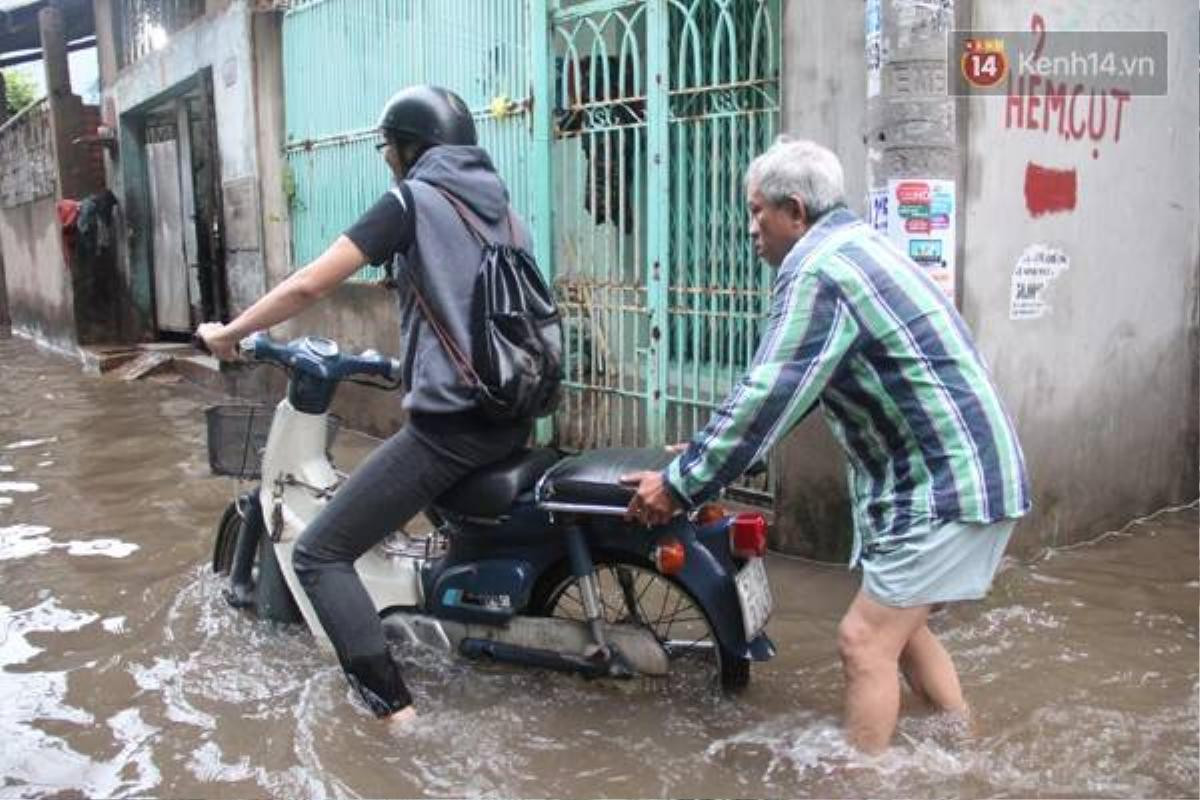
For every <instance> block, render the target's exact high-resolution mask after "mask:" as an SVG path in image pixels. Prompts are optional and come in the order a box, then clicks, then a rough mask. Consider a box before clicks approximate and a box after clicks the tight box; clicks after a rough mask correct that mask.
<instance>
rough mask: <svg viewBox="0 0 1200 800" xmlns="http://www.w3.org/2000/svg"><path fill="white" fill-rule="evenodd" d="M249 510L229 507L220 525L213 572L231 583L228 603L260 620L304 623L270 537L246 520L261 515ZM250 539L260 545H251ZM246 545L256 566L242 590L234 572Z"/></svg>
mask: <svg viewBox="0 0 1200 800" xmlns="http://www.w3.org/2000/svg"><path fill="white" fill-rule="evenodd" d="M248 506H249V507H248V508H246V509H245V510H244V511H243V510H242V509H241V508H239V505H238V503H236V502H234V503H230V504H229V506H228V507H226V509H225V513H224V514H223V515H222V516H221V522H220V523H219V524H218V525H217V538H216V541H215V542H214V543H213V561H212V569H213V572H215V573H217V574H218V575H220V576H222V577H223V578H229V579H230V586H229V587H228V588H227V590H226V592H225V599H226V601H228V603H229V604H230V605H231V606H233V607H235V608H248V609H249V610H251V611H252V612H253V613H254V615H255V616H256V617H258V618H259V619H266V620H271V621H273V622H284V623H295V622H302V621H303V618H302V617H301V615H300V609H299V608H298V607H297V606H296V601H295V600H294V599H293V598H292V592H291V590H290V589H289V588H288V585H287V581H286V579H285V578H284V577H283V571H282V570H281V569H280V567H279V560H278V559H277V558H276V557H275V548H274V546H273V545H272V544H271V539H270V537H269V536H266V535H265V533H263V532H262V529H261V526H258V527H255V526H253V525H251V524H250V520H249V519H247V518H246V516H245V514H247V513H259V512H258V506H257V504H253V505H250V504H248ZM251 537H254V538H256V539H257V541H254V542H250V541H248V539H249V538H251ZM243 543H244V544H245V545H246V546H247V547H252V548H253V562H252V564H251V567H250V574H249V581H248V584H247V585H246V586H245V587H244V588H243V589H241V590H239V588H238V586H236V585H235V584H234V582H233V579H234V577H235V576H233V574H232V572H233V568H234V561H235V559H236V554H237V550H238V548H239V545H240V544H243Z"/></svg>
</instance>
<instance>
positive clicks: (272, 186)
mask: <svg viewBox="0 0 1200 800" xmlns="http://www.w3.org/2000/svg"><path fill="white" fill-rule="evenodd" d="M281 19H282V15H280V14H278V13H259V14H255V15H254V16H253V23H252V36H253V56H254V59H253V60H254V98H255V99H254V108H255V114H256V119H257V130H256V139H255V146H256V148H257V153H258V167H259V180H258V191H259V196H260V197H261V198H262V200H261V205H262V234H263V237H262V243H263V253H262V256H263V265H264V271H263V276H264V278H265V286H264V287H263V290H265V289H268V288H270V287H273V286H275V285H276V284H278V283H279V282H280V281H282V280H283V279H284V278H286V277H287V276H288V275H290V274H291V273H292V272H293V271H294V270H295V269H298V268H300V267H303V266H304V265H303V264H294V263H293V262H292V249H291V223H290V218H289V216H288V205H287V194H286V191H285V188H284V182H285V174H286V160H285V159H284V143H285V140H286V131H285V127H284V107H283V80H284V76H283V61H282V52H283V51H282V44H283V38H282V25H281ZM379 169H380V185H381V186H384V185H385V184H386V182H387V174H386V167H385V166H384V164H383V161H382V159H381V160H380V162H379ZM362 210H363V211H366V209H365V208H364V209H362ZM330 243H331V244H332V241H331V242H330ZM256 296H257V295H255V297H256ZM249 299H251V300H253V299H254V297H251V298H249ZM398 317H399V315H398V312H397V310H396V298H395V295H394V294H393V293H392V292H390V291H388V290H386V289H383V288H381V287H378V286H370V285H362V284H343V285H342V286H341V287H339V288H338V289H337V290H336V291H335V292H334V293H333V294H332V295H330V296H329V297H327V298H325V299H324V300H322V301H321V302H320V303H318V304H317V305H316V306H314V307H313V308H311V309H309V310H308V311H307V312H306V313H304V314H301V315H300V316H298V317H296V318H295V319H293V320H291V321H289V322H287V323H285V324H283V325H280V326H277V327H276V328H274V329H273V330H272V334H273V335H275V336H278V337H282V338H291V337H295V336H309V335H311V336H328V337H330V338H332V339H335V340H336V341H338V342H339V343H340V344H341V345H342V346H343V347H344V348H347V349H356V350H362V349H366V348H369V347H370V348H374V349H376V350H378V351H380V352H383V353H391V354H399V353H400V324H399V318H398ZM234 388H235V389H236V391H238V392H239V393H243V392H244V393H246V394H250V395H252V394H255V393H257V392H259V391H261V389H262V385H261V384H260V383H259V382H257V381H256V380H254V379H248V378H247V379H244V380H237V381H235V383H234ZM276 388H277V387H274V386H272V387H271V389H272V390H274V389H276ZM338 392H339V393H338V399H337V401H336V403H335V405H334V409H333V410H334V413H337V414H339V415H340V416H341V417H342V418H343V419H345V420H346V421H347V423H348V424H350V425H351V426H353V427H354V428H356V429H359V430H365V431H367V432H368V433H373V434H376V435H388V434H391V433H393V432H394V431H395V430H396V429H397V428H398V427H399V425H400V422H401V420H402V416H403V415H402V414H401V411H400V399H401V397H400V395H399V394H397V393H384V392H379V391H372V390H370V389H365V388H362V387H358V386H354V385H352V384H347V385H344V386H343V387H342V388H340V389H339V390H338Z"/></svg>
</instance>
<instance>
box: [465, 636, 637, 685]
mask: <svg viewBox="0 0 1200 800" xmlns="http://www.w3.org/2000/svg"><path fill="white" fill-rule="evenodd" d="M458 651H459V653H461V654H462V655H463V656H465V657H466V658H473V659H477V660H482V659H490V660H492V661H500V662H503V663H505V664H520V665H522V666H527V667H540V668H542V669H552V670H556V671H558V672H574V673H578V674H580V675H583V676H584V677H586V678H600V677H604V676H606V675H611V674H613V673H612V671H611V670H610V666H611V659H607V658H587V657H586V656H582V655H572V654H569V653H556V652H555V651H553V650H539V649H537V648H533V647H521V646H520V645H515V644H508V643H507V642H496V641H492V640H490V639H472V638H467V639H463V640H462V642H461V643H460V644H459V646H458Z"/></svg>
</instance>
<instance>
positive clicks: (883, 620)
mask: <svg viewBox="0 0 1200 800" xmlns="http://www.w3.org/2000/svg"><path fill="white" fill-rule="evenodd" d="M928 616H929V606H917V607H914V608H890V607H888V606H884V605H881V604H880V603H878V602H876V601H875V600H872V599H871V598H870V597H869V596H868V595H867V594H866V593H865V592H863V591H862V590H859V592H858V594H857V595H856V596H855V598H854V601H853V602H852V603H851V604H850V608H849V609H848V610H847V611H846V615H845V616H844V617H843V618H842V622H841V624H840V625H839V626H838V650H839V652H840V654H841V657H842V669H843V671H844V673H845V676H846V709H845V714H846V718H845V725H846V735H847V737H848V738H849V739H850V742H851V744H853V745H854V746H855V747H857V748H859V749H860V750H862V751H864V752H867V753H878V752H881V751H883V750H885V749H886V748H887V746H888V743H889V742H890V741H891V738H892V732H893V731H894V730H895V728H896V717H897V716H898V715H899V713H900V677H899V660H900V653H901V652H902V651H903V650H904V647H905V645H906V644H907V643H908V640H909V639H910V638H911V637H912V635H913V633H914V632H915V631H916V630H917V629H919V628H921V627H922V626H924V624H925V620H926V618H927V617H928Z"/></svg>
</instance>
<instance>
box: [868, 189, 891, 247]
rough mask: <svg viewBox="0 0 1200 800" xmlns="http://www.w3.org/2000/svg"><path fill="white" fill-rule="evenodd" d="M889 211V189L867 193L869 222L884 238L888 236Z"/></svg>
mask: <svg viewBox="0 0 1200 800" xmlns="http://www.w3.org/2000/svg"><path fill="white" fill-rule="evenodd" d="M887 210H888V190H887V189H872V190H871V191H869V192H867V222H868V223H869V224H870V226H871V227H872V228H874V229H875V230H876V231H877V232H878V233H882V234H883V235H884V236H886V235H887V224H888V223H887Z"/></svg>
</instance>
